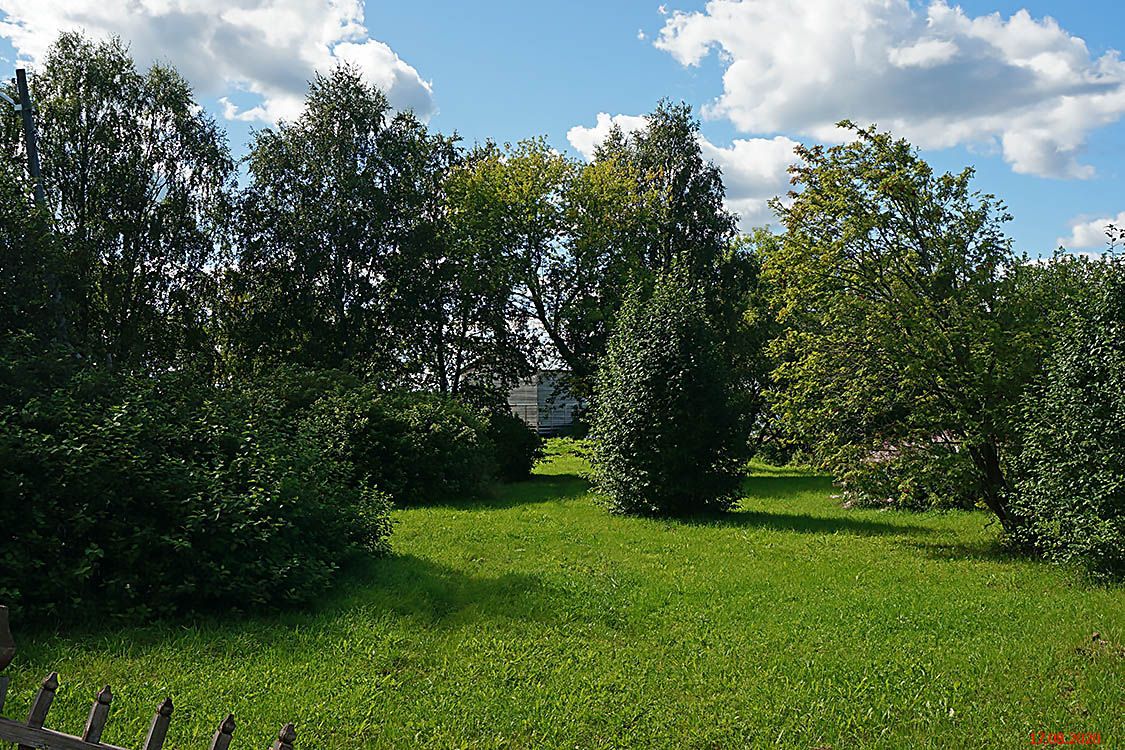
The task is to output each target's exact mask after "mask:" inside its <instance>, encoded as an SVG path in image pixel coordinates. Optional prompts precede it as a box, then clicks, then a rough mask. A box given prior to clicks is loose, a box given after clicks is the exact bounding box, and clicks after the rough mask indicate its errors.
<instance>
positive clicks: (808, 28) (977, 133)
mask: <svg viewBox="0 0 1125 750" xmlns="http://www.w3.org/2000/svg"><path fill="white" fill-rule="evenodd" d="M654 44H655V45H656V46H657V47H658V48H660V49H662V50H664V51H666V52H668V53H669V54H671V55H672V56H673V57H674V58H675V59H676V60H677V61H679V62H680V63H681V64H683V65H685V66H696V65H699V64H700V63H701V62H702V61H703V59H704V58H706V57H707V56H708V55H710V54H711V53H712V52H715V53H717V54H718V57H719V60H720V63H721V64H722V65H723V67H724V73H723V92H722V94H721V95H720V96H719V97H718V98H717V99H716V100H715V101H714V102H712V103H711V104H710V105H709V106H707V107H706V108H705V109H704V113H705V114H706V115H708V116H717V117H725V118H728V119H729V120H730V121H731V122H732V123H733V124H734V125H735V126H736V127H737V128H739V129H740V130H742V131H743V132H746V133H779V132H785V133H792V134H799V135H806V136H811V137H813V138H816V139H819V140H824V141H835V140H838V139H839V137H840V136H839V134H838V133H837V132H836V130H835V127H834V123H835V122H836V121H838V120H840V119H842V118H851V119H853V120H855V121H856V122H858V123H860V124H866V123H869V122H876V123H878V124H879V126H880V127H882V128H888V129H891V130H893V131H894V132H896V133H897V134H901V135H903V136H905V137H907V138H909V139H910V140H911V141H913V142H914V143H915V144H916V145H918V146H920V147H922V148H944V147H949V146H954V145H985V146H988V145H995V146H998V147H999V148H1000V150H1001V151H1002V153H1003V155H1004V158H1005V159H1006V160H1007V161H1008V162H1009V163H1010V164H1011V166H1012V169H1013V170H1014V171H1016V172H1019V173H1024V174H1034V175H1040V176H1050V177H1063V178H1087V177H1091V176H1093V174H1094V170H1093V168H1092V167H1091V166H1089V165H1087V164H1083V163H1082V162H1081V158H1080V157H1081V151H1082V148H1083V146H1084V145H1085V142H1086V137H1087V135H1088V134H1089V133H1090V131H1092V130H1094V129H1096V128H1099V127H1102V126H1104V125H1107V124H1109V123H1112V122H1114V121H1116V120H1118V119H1120V118H1121V117H1122V115H1125V62H1122V60H1121V58H1120V55H1119V54H1118V53H1117V52H1108V53H1106V54H1104V55H1102V56H1101V57H1098V58H1094V57H1092V56H1091V54H1090V52H1089V50H1088V49H1087V47H1086V44H1085V42H1084V41H1083V40H1082V39H1081V38H1079V37H1077V36H1074V35H1073V34H1070V33H1069V32H1067V31H1066V30H1065V29H1063V28H1061V27H1060V26H1059V25H1058V23H1057V22H1056V21H1055V20H1053V19H1051V18H1049V17H1048V18H1033V17H1032V16H1031V15H1030V14H1029V13H1028V12H1027V11H1026V10H1020V11H1018V12H1017V13H1015V14H1014V15H1012V16H1010V17H1007V18H1004V17H1002V16H1000V15H999V14H998V13H994V14H991V15H982V16H970V15H968V14H967V13H966V12H965V11H964V10H962V9H961V8H960V7H958V6H951V5H949V4H948V3H947V2H945V0H934V1H933V2H931V3H930V4H929V5H928V7H926V8H924V9H921V10H919V9H917V8H916V7H915V6H913V5H912V4H911V3H910V2H908V0H802V2H800V3H794V2H791V1H790V0H709V2H708V3H707V5H706V7H705V9H704V10H703V11H699V12H682V11H677V12H674V13H672V14H671V15H670V16H669V17H668V18H667V20H666V21H665V25H664V27H663V29H662V30H661V32H660V36H659V37H658V38H657V39H656V41H655V42H654Z"/></svg>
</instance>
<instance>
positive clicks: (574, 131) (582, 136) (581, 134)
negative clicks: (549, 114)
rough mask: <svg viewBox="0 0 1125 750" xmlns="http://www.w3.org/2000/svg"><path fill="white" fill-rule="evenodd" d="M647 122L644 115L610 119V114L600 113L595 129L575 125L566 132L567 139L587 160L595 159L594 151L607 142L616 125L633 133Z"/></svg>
mask: <svg viewBox="0 0 1125 750" xmlns="http://www.w3.org/2000/svg"><path fill="white" fill-rule="evenodd" d="M645 122H646V120H645V117H644V116H643V115H614V116H612V117H610V115H609V113H608V112H599V113H598V116H597V120H596V124H595V125H594V127H592V128H587V127H583V126H581V125H575V126H574V127H573V128H571V129H570V130H568V131H566V139H567V140H568V141H570V145H571V146H573V147H574V149H575V151H577V152H578V153H580V154H582V155H583V156H585V157H586V158H587V159H593V158H594V149H595V148H596V147H597V145H598V144H599V143H601V142H602V141H604V140H605V137H606V136H607V135H609V131H610V129H611V128H612V127H613V126H614V125H617V126H618V127H619V128H621V129H622V130H624V131H625V132H626V133H632V132H633V131H634V130H640V129H641V128H643V127H644V126H645Z"/></svg>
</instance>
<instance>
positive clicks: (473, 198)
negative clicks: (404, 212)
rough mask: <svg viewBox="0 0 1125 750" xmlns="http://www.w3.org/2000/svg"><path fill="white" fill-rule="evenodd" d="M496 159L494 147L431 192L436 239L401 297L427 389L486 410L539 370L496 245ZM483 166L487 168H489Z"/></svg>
mask: <svg viewBox="0 0 1125 750" xmlns="http://www.w3.org/2000/svg"><path fill="white" fill-rule="evenodd" d="M495 156H496V151H495V148H494V147H493V146H491V145H490V144H486V145H485V146H482V147H478V148H476V149H474V150H473V151H472V152H470V153H469V154H468V155H467V156H466V157H465V158H463V159H458V160H457V162H456V163H455V164H453V165H452V167H451V169H449V170H448V172H447V173H442V175H441V176H442V177H444V179H443V181H442V182H440V183H438V184H436V185H435V186H434V189H433V190H432V191H431V195H432V196H433V198H432V199H431V202H432V204H433V211H434V213H435V214H436V217H435V220H434V225H435V226H436V227H437V228H438V231H437V232H436V233H435V236H434V237H433V238H431V240H430V241H429V242H427V243H424V244H423V245H422V246H421V247H420V248H419V249H418V252H417V253H416V255H415V256H414V257H413V258H411V259H409V263H410V265H412V266H414V267H413V268H404V273H403V274H402V278H401V282H400V283H401V284H403V285H404V287H405V288H406V289H408V290H409V292H408V293H404V294H403V295H401V299H402V300H403V301H404V302H408V303H409V308H408V310H405V311H404V312H405V313H406V315H405V316H404V317H405V318H410V314H411V312H413V313H414V318H413V320H412V321H411V324H410V325H408V326H406V328H407V330H408V331H410V332H412V333H413V336H412V339H411V340H412V341H413V357H414V359H415V361H416V362H417V371H418V373H419V376H420V378H419V381H420V384H421V385H423V386H424V387H429V388H432V389H434V390H437V391H438V392H440V393H447V394H451V395H455V396H459V397H461V398H462V399H466V400H469V401H472V402H474V403H477V404H479V405H482V406H496V405H497V404H500V403H503V401H504V396H505V394H506V392H507V390H508V389H509V387H510V386H511V385H512V384H513V383H514V382H515V380H516V379H517V378H519V377H521V376H524V375H526V374H528V373H529V372H530V371H531V370H532V362H533V360H534V357H535V352H536V348H537V347H536V340H535V337H534V336H533V334H532V333H531V331H530V329H529V327H528V315H527V311H526V310H525V309H524V308H523V307H522V306H521V305H519V304H518V303H517V300H516V297H515V288H516V285H517V279H518V278H519V273H518V269H517V267H516V263H515V259H514V257H513V255H512V254H511V253H510V252H509V251H508V250H507V249H506V248H505V246H504V244H503V243H502V242H498V241H497V238H496V228H497V226H499V224H500V219H499V217H498V216H497V209H498V208H499V204H498V203H497V202H496V201H497V195H496V194H495V192H494V186H493V185H491V179H492V176H493V170H491V169H490V168H489V165H491V164H492V163H493V159H494V158H495ZM482 165H484V166H483V167H482Z"/></svg>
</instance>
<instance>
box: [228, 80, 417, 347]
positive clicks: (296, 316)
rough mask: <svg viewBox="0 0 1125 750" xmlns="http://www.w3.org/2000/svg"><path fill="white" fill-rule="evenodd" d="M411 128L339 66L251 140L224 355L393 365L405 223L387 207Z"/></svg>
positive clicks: (409, 221) (410, 225) (408, 220)
mask: <svg viewBox="0 0 1125 750" xmlns="http://www.w3.org/2000/svg"><path fill="white" fill-rule="evenodd" d="M418 131H419V127H418V124H417V122H416V121H415V120H413V118H411V117H410V116H409V115H397V116H392V115H391V114H390V113H389V105H388V104H387V101H386V98H385V97H384V96H383V95H382V93H380V92H379V91H378V90H376V89H374V88H371V87H370V86H368V85H366V84H365V83H364V82H363V81H362V79H361V78H360V75H359V73H358V72H357V71H355V70H353V69H351V68H349V67H346V66H345V67H341V68H338V69H336V70H335V71H333V72H332V73H331V74H330V75H329V76H327V77H325V76H319V75H318V76H317V77H316V78H315V79H314V80H313V81H312V82H311V84H310V85H309V92H308V96H307V98H306V100H305V110H304V112H303V113H302V114H301V116H300V118H298V119H297V120H296V121H295V122H292V123H282V124H281V125H280V126H279V127H278V128H277V129H276V130H273V129H266V130H262V131H260V132H258V133H257V134H256V135H255V137H254V140H253V143H252V144H251V148H250V155H249V157H248V158H247V165H248V173H249V184H248V185H247V187H246V189H245V190H244V191H243V193H242V195H241V197H240V200H239V206H238V231H237V238H236V240H237V261H238V262H237V265H236V267H235V268H234V269H232V270H231V272H230V274H229V275H228V277H227V279H226V282H227V294H226V308H225V315H224V329H225V338H226V341H227V345H228V347H229V349H230V352H231V354H232V355H233V356H235V357H236V358H237V359H239V360H254V359H266V360H269V359H271V358H277V357H281V358H285V359H288V360H290V361H293V362H298V363H301V364H306V365H311V366H320V367H336V368H338V367H343V366H346V365H350V364H354V363H355V361H357V360H358V361H359V362H360V363H362V364H366V365H370V366H371V367H373V368H374V369H380V368H385V367H389V366H390V365H391V364H392V361H391V360H392V358H393V350H394V346H393V344H392V342H391V341H390V334H389V333H388V325H387V324H388V319H387V313H388V308H389V304H390V300H389V296H390V295H391V294H393V288H392V287H391V285H390V283H389V282H388V270H389V268H390V261H391V258H392V257H393V255H394V254H395V253H397V252H399V244H400V242H401V241H402V240H403V239H404V238H405V237H408V236H409V235H410V234H411V230H412V229H414V228H415V225H414V221H413V217H410V216H406V215H397V214H396V212H395V211H394V205H395V200H396V198H397V197H398V196H397V192H398V190H399V189H401V188H402V187H403V185H402V182H405V181H406V180H407V177H402V176H401V172H400V170H399V168H400V166H401V165H402V162H403V161H405V158H404V156H405V154H408V153H409V149H407V148H406V147H405V144H404V141H409V140H411V139H413V138H415V137H417V135H418ZM396 146H398V147H399V148H395V147H396Z"/></svg>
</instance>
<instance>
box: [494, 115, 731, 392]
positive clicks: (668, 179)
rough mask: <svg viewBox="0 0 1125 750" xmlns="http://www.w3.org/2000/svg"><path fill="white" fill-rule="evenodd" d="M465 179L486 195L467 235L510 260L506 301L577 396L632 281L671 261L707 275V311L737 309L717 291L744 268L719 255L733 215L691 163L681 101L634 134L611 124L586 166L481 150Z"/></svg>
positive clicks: (694, 157)
mask: <svg viewBox="0 0 1125 750" xmlns="http://www.w3.org/2000/svg"><path fill="white" fill-rule="evenodd" d="M476 181H477V185H478V186H479V187H480V188H481V189H482V190H486V191H490V193H489V194H490V197H489V198H487V199H483V200H482V203H481V206H480V211H479V214H478V215H480V216H482V217H485V216H487V217H488V218H487V219H485V220H481V221H478V223H477V227H478V230H479V231H480V232H481V233H482V235H487V236H489V239H488V242H490V243H491V244H493V245H494V246H495V247H502V248H505V251H506V252H508V253H510V254H511V255H512V257H513V258H514V261H515V268H516V269H517V272H518V279H517V285H516V295H517V300H518V301H519V303H520V305H521V306H522V309H523V310H524V311H525V314H526V316H527V317H528V318H530V319H533V320H535V321H536V324H537V327H538V328H539V329H540V330H541V331H542V333H543V336H544V337H545V339H546V341H547V343H549V345H550V349H551V351H552V352H553V353H554V354H555V355H556V356H557V360H558V361H559V363H560V364H562V365H564V366H565V367H566V368H567V369H568V370H569V372H570V376H569V383H568V385H569V387H570V389H571V390H572V391H573V392H574V393H575V394H576V395H578V396H580V397H587V396H589V395H590V393H591V390H592V387H593V381H594V376H595V373H596V371H597V367H598V362H599V360H600V359H601V357H602V356H603V355H604V353H605V351H606V346H607V343H608V341H609V336H610V334H611V332H612V330H613V325H614V321H615V320H616V317H617V314H618V311H619V310H620V309H621V306H622V305H623V304H624V300H625V295H626V292H627V290H628V289H629V288H630V287H631V286H632V285H633V284H634V283H636V282H638V281H640V282H642V283H645V284H648V285H651V283H652V280H653V279H654V278H655V276H656V275H657V274H658V273H660V272H661V271H663V270H667V269H669V268H671V267H672V265H674V264H678V265H679V267H681V268H682V269H683V270H685V271H686V272H687V273H689V274H690V275H691V276H693V277H694V278H699V279H701V280H702V279H705V280H707V281H708V282H709V286H708V287H707V288H708V289H712V290H714V293H713V294H710V295H709V302H708V306H709V309H710V310H712V312H713V313H715V314H716V316H717V317H725V318H728V319H730V317H731V316H730V315H729V313H730V312H731V311H734V313H733V314H734V317H735V318H737V316H738V315H740V314H741V312H742V311H741V310H736V307H737V305H736V304H731V300H732V298H731V297H730V296H729V295H727V294H726V292H728V291H731V290H730V289H729V288H727V287H726V286H723V284H724V283H729V282H734V283H736V284H741V283H743V282H742V281H738V280H736V279H735V278H734V276H732V272H733V271H734V270H735V269H739V268H745V266H744V265H743V264H741V263H740V262H732V261H737V260H741V259H735V258H733V257H732V255H731V248H732V243H733V242H734V239H735V220H734V217H733V215H732V214H730V213H729V212H727V211H726V210H725V208H724V207H723V200H724V190H723V184H722V176H721V173H720V171H719V169H718V168H717V167H716V166H715V165H713V164H710V163H708V162H706V161H705V160H704V159H703V155H702V151H701V149H700V146H699V123H698V122H697V121H696V120H695V119H694V118H693V117H692V115H691V109H690V107H688V106H687V105H672V104H670V103H669V102H661V103H660V105H659V106H658V107H657V108H656V110H655V111H654V112H653V113H652V114H651V115H649V118H648V124H647V126H646V127H645V128H644V129H642V130H641V131H639V132H637V133H635V134H632V135H630V136H626V135H625V134H624V133H622V132H621V131H620V130H619V129H618V130H616V131H614V132H613V133H611V135H610V137H609V138H608V139H607V141H606V142H605V143H604V144H603V145H602V146H600V147H599V149H598V150H597V153H596V155H595V159H594V160H593V161H592V162H591V163H589V164H580V163H577V162H575V161H572V160H570V159H568V158H567V157H566V156H564V155H562V154H560V153H558V152H556V151H554V150H553V149H551V148H550V147H549V146H548V145H547V144H546V143H545V142H544V141H542V140H532V141H524V142H522V143H520V144H518V145H517V146H516V147H515V148H512V149H509V150H508V151H507V153H501V152H500V151H499V150H493V151H492V152H491V153H489V154H488V155H487V156H486V158H484V159H482V160H481V161H480V162H479V164H478V165H477V174H476ZM733 299H738V300H739V301H741V299H740V298H739V297H738V296H737V295H736V296H735V297H734V298H733ZM724 304H725V305H727V309H726V310H720V309H719V308H720V307H722V306H723V305H724Z"/></svg>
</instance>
